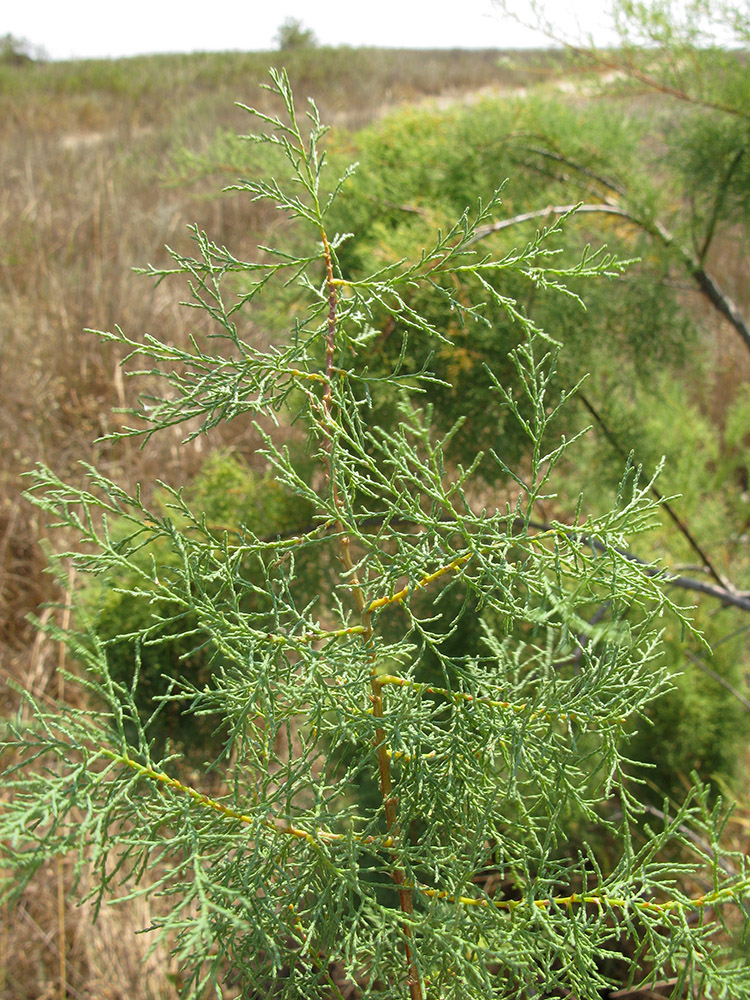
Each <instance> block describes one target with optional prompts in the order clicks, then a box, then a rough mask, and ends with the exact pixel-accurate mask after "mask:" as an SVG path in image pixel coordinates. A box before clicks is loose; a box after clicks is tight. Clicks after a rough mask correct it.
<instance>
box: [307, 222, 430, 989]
mask: <svg viewBox="0 0 750 1000" xmlns="http://www.w3.org/2000/svg"><path fill="white" fill-rule="evenodd" d="M321 239H322V241H323V253H324V256H325V266H326V284H327V287H328V329H327V334H326V370H325V388H324V391H323V412H324V416H325V418H326V419H327V418H329V417H330V416H331V412H332V410H333V395H332V384H333V358H334V349H335V337H336V306H337V294H336V287H337V284H336V280H335V279H334V276H333V255H332V253H331V247H330V245H329V243H328V238H327V236H326V234H325V232H324V231H323V230H322V229H321ZM326 451H327V458H328V478H329V482H330V484H331V492H332V495H333V502H334V504H335V506H336V509H337V511H339V512H340V511H341V510H342V503H341V499H340V497H339V492H338V484H337V482H336V474H335V472H334V469H333V462H332V455H331V452H332V441H331V438H330V435H329V436H328V437H327V441H326ZM336 528H337V531H338V532H339V533H340V535H341V561H342V563H343V565H344V569H345V570H346V574H347V578H348V580H349V586H350V589H351V592H352V596H353V598H354V601H355V603H356V605H357V610H358V611H359V614H360V616H361V620H362V626H363V631H362V640H363V642H364V644H365V646H366V647H369V646H371V640H372V625H371V622H370V616H371V612H372V608H371V606H370V605H369V603H368V602H367V600H366V599H365V594H364V590H363V589H362V585H361V583H360V581H359V578H358V576H357V572H356V569H355V566H354V560H353V558H352V552H351V542H350V539H349V536H348V534H347V533H346V532H345V531H344V526H343V523H342V521H341V520H340V521H339V522H338V523H337V525H336ZM371 661H372V670H371V672H370V690H371V696H370V697H371V701H372V710H373V716H374V717H375V718H376V719H382V718H383V698H382V685H381V684H380V681H379V680H378V676H377V673H376V671H375V658H374V655H372V654H371ZM373 742H374V745H375V748H376V752H377V756H378V769H379V772H380V794H381V797H382V800H383V809H384V811H385V822H386V827H387V830H388V835H389V837H390V838H391V840H392V841H393V842H395V840H396V837H397V836H398V822H397V817H396V799H395V797H394V795H393V781H392V778H391V761H390V757H389V756H388V748H387V746H386V736H385V731H384V730H383V729H382V728H381V727H379V726H378V727H377V728H376V730H375V737H374V741H373ZM392 858H393V862H394V863H393V869H392V871H391V878H392V879H393V881H394V883H395V884H396V887H397V890H398V896H399V903H400V906H401V912H402V913H404V914H405V915H406V916H409V915H411V913H412V912H413V910H414V906H413V889H412V887H411V886H410V885H409V884H408V883H407V881H406V873H405V872H404V870H403V869H402V868H401V867H400V866H399V865H398V862H397V860H396V856H395V854H394V855H392ZM402 931H403V935H404V951H405V954H406V963H407V967H408V970H409V972H408V976H407V985H408V987H409V996H410V1000H423V996H424V995H423V991H422V983H421V979H420V976H419V969H418V968H417V963H416V961H415V956H414V950H413V943H412V934H411V927H410V926H409V924H408V923H404V924H403V925H402Z"/></svg>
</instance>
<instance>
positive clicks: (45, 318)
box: [0, 48, 750, 1000]
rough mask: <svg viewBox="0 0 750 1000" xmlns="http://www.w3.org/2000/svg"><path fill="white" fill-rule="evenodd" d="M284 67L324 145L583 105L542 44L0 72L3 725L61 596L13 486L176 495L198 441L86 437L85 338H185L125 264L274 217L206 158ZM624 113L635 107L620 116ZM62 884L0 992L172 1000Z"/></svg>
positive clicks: (91, 416) (43, 903) (57, 660)
mask: <svg viewBox="0 0 750 1000" xmlns="http://www.w3.org/2000/svg"><path fill="white" fill-rule="evenodd" d="M282 61H283V62H284V63H285V64H286V67H287V69H288V71H289V75H290V78H291V81H292V84H293V86H294V89H295V92H296V94H297V95H298V96H303V95H308V94H310V95H312V96H314V98H315V100H316V103H317V104H318V106H319V108H320V111H321V114H322V117H323V119H324V120H325V121H329V122H331V123H332V124H333V126H334V130H335V133H336V139H337V143H338V145H339V146H345V144H346V136H347V134H348V133H349V132H352V131H354V130H357V129H359V128H361V127H363V126H365V125H366V124H368V123H370V122H372V121H374V120H375V119H378V118H380V117H382V116H384V115H386V114H387V113H388V112H389V111H390V110H393V109H394V108H397V107H399V106H401V105H404V104H412V105H415V104H420V103H423V102H434V106H435V107H442V106H445V105H446V104H449V103H451V102H461V101H467V102H468V101H470V100H475V99H476V98H477V97H478V96H480V95H483V96H484V97H487V98H490V99H492V98H496V99H498V100H506V99H508V98H509V96H510V95H512V94H518V93H525V92H528V91H534V90H536V89H537V88H550V87H554V86H555V84H556V83H557V82H559V81H560V80H565V81H566V83H568V84H570V86H568V87H567V91H566V99H568V100H570V101H572V102H574V101H581V100H583V98H582V97H581V92H580V89H579V87H578V79H577V69H576V67H575V66H574V65H573V64H572V63H571V62H569V61H568V59H567V58H566V57H565V56H563V55H561V54H559V53H549V52H524V53H501V52H498V51H494V50H487V51H481V52H461V51H453V52H445V51H439V52H438V51H435V52H431V51H422V52H413V51H398V50H375V49H361V50H356V49H325V48H323V49H310V50H301V51H297V52H293V53H288V54H285V55H284V57H283V60H282V57H281V56H280V54H279V53H228V54H227V53H222V54H219V53H212V54H194V55H189V56H180V55H175V56H158V57H143V58H140V57H139V58H134V59H128V60H116V61H85V62H70V63H50V64H42V63H40V64H34V63H32V64H29V65H22V66H17V67H14V66H0V176H2V178H3V183H2V186H0V232H2V239H1V240H0V330H2V338H1V339H0V399H1V400H2V403H1V404H0V440H2V441H3V443H4V448H3V462H2V464H1V465H0V706H1V710H0V714H1V715H3V716H7V715H9V714H10V713H12V712H14V711H15V710H16V709H17V707H18V697H17V694H16V690H15V689H14V688H13V687H12V686H9V685H7V684H5V683H4V681H5V680H8V679H9V680H11V681H16V682H18V683H19V684H21V685H22V686H25V687H28V688H30V689H31V690H33V692H34V693H35V695H37V696H38V697H41V698H46V697H49V698H57V697H58V696H59V695H60V686H61V684H62V681H61V675H60V672H59V668H60V666H61V665H63V664H62V661H61V654H60V653H59V651H58V650H57V649H56V648H55V647H54V646H53V644H52V643H51V642H50V641H49V640H48V639H47V638H45V637H43V636H42V635H41V634H38V633H37V632H36V631H35V629H34V627H33V626H32V625H31V624H30V623H29V622H28V620H27V615H28V614H29V613H32V612H37V613H39V610H38V609H39V608H40V607H41V606H42V605H43V604H44V602H45V601H50V600H54V599H58V598H59V596H60V593H59V590H56V588H55V585H54V583H53V581H52V580H51V578H50V577H49V576H47V575H45V574H44V572H43V571H44V567H45V557H44V552H43V548H42V547H41V546H40V539H41V540H43V539H44V538H45V535H46V529H45V526H44V525H43V524H41V523H39V520H38V517H37V514H36V513H35V511H34V510H33V509H32V508H31V507H30V506H29V505H28V504H27V503H26V502H25V501H24V500H23V499H22V498H21V491H22V489H23V480H22V475H23V473H24V472H26V471H28V470H29V468H31V467H32V466H33V465H34V463H36V462H44V463H47V464H49V465H50V466H52V467H53V468H54V469H55V471H56V472H57V473H59V474H60V475H61V476H62V477H63V478H65V477H72V478H75V477H76V476H77V475H78V463H79V462H80V461H81V460H84V461H88V462H96V463H97V464H98V466H99V467H100V468H101V469H102V470H103V471H105V472H106V473H107V474H108V475H110V476H112V477H113V478H116V479H118V481H119V482H121V483H122V484H123V486H124V487H125V488H130V487H132V486H134V484H135V483H136V482H141V483H144V484H148V483H153V482H154V480H155V479H156V478H157V477H161V478H164V479H167V480H169V481H170V482H171V483H173V484H175V485H178V484H180V483H181V482H185V483H186V482H189V481H190V480H191V479H192V478H193V477H194V476H195V474H196V473H197V472H198V470H199V469H200V468H201V466H202V464H203V462H204V460H205V451H204V447H205V446H204V444H203V442H202V439H200V438H198V439H196V441H194V442H193V443H191V444H190V445H188V446H184V447H183V446H180V440H181V433H180V432H179V431H177V432H176V433H175V434H174V435H173V436H172V437H171V438H170V437H169V436H168V435H161V437H158V438H156V439H154V441H153V442H152V443H150V444H149V445H148V447H147V448H144V449H143V450H138V448H137V446H133V445H132V444H128V443H122V442H121V443H119V444H117V445H115V446H109V445H103V444H93V443H92V442H94V440H95V439H96V438H98V437H100V436H101V435H103V434H106V433H107V432H108V431H110V430H112V429H113V428H115V427H117V426H118V420H119V418H118V415H117V413H116V412H113V411H115V410H117V408H123V407H127V406H128V405H129V404H132V402H133V396H132V390H131V388H130V385H129V383H128V381H127V380H124V379H123V376H122V373H121V371H120V368H119V366H118V362H119V360H120V359H119V355H118V354H116V353H115V352H113V351H112V350H111V349H110V348H109V347H108V346H107V345H106V344H103V343H101V342H100V341H99V340H98V339H97V338H96V337H94V336H92V335H91V334H88V333H86V332H84V331H85V329H86V328H95V329H102V330H107V329H111V328H112V327H113V326H114V325H115V324H117V325H119V326H121V327H122V328H123V329H124V330H125V331H127V332H128V333H130V334H132V335H134V336H135V335H138V334H140V333H143V332H148V331H149V329H154V328H157V327H158V330H159V333H160V336H162V337H166V338H168V339H170V340H172V341H173V342H175V343H182V342H185V341H186V339H187V338H188V337H189V335H190V334H191V332H192V331H193V330H194V329H195V326H194V324H195V321H196V317H195V314H193V313H191V312H190V311H187V310H184V309H181V308H180V305H179V298H180V294H181V293H180V290H179V289H178V288H173V287H169V286H168V285H167V284H166V283H165V284H163V285H160V286H158V287H154V286H153V285H152V284H151V283H150V282H149V281H148V280H147V279H145V278H143V277H141V276H138V275H136V274H134V273H133V270H132V269H133V268H135V267H138V266H143V265H145V264H147V263H153V264H155V265H159V264H163V263H164V262H165V261H166V259H167V258H166V255H165V251H164V244H165V243H169V244H170V245H172V246H174V247H176V248H178V249H179V248H183V249H187V247H188V234H187V231H186V227H187V225H188V224H190V223H196V224H197V225H198V226H199V227H200V228H202V229H205V230H207V231H208V232H210V234H211V236H212V238H213V239H214V240H216V242H217V243H219V244H226V245H227V246H229V247H231V248H232V249H233V251H234V252H236V253H242V252H243V251H246V252H247V253H248V254H251V253H252V251H253V249H254V247H255V245H256V244H257V243H258V242H263V241H264V234H266V233H267V231H268V228H269V226H271V225H278V223H277V221H276V220H275V219H274V217H273V216H272V215H271V214H270V213H269V210H268V209H267V208H259V207H257V206H256V205H255V204H254V203H252V202H250V201H248V200H246V199H243V198H242V197H241V196H238V195H236V194H227V195H224V196H217V195H216V192H217V191H218V189H219V188H220V187H221V185H222V184H223V183H230V182H231V181H232V180H233V178H234V176H235V174H236V171H237V167H238V164H237V162H236V160H235V159H233V158H232V157H233V156H234V150H233V148H232V149H229V152H230V153H231V154H232V155H231V156H228V161H227V163H226V164H222V163H221V162H219V161H217V157H216V150H217V149H220V148H221V141H222V139H221V137H222V136H223V135H224V134H226V133H233V132H236V131H239V132H243V131H246V130H248V128H249V127H250V125H249V122H248V117H247V115H246V113H245V112H244V111H242V110H241V109H239V108H237V107H236V106H235V102H237V101H240V102H243V103H246V104H249V105H254V106H259V107H261V108H262V107H264V101H265V93H264V91H263V90H262V89H261V88H260V82H261V81H262V80H263V79H264V77H265V76H266V74H267V69H268V67H269V66H271V65H278V64H279V63H281V62H282ZM644 100H648V98H646V99H644ZM633 108H634V112H637V111H638V106H637V104H636V103H634V105H633ZM208 150H211V157H210V158H207V156H206V153H207V151H208ZM724 252H725V254H726V261H727V264H726V267H725V269H724V276H725V278H726V280H727V281H728V283H729V286H730V290H732V291H733V292H734V293H735V297H736V298H737V299H738V300H739V301H740V303H741V305H744V307H748V305H750V300H748V294H747V289H746V287H744V285H743V276H744V256H743V254H742V253H740V254H737V253H736V252H734V250H733V248H732V246H731V245H730V244H725V247H724ZM199 322H202V321H200V320H199ZM711 322H712V321H710V322H707V323H706V330H707V331H708V332H707V334H706V340H705V341H704V345H705V349H706V350H707V351H708V352H715V353H716V355H717V356H719V355H720V354H721V353H722V352H724V353H726V352H735V347H734V340H732V339H731V338H728V337H727V335H726V331H722V330H721V329H720V328H719V327H718V325H716V324H714V326H713V327H712V326H711ZM712 331H713V333H712ZM732 356H733V357H734V359H735V360H734V362H733V363H732V364H731V365H724V366H723V369H724V375H723V376H722V377H723V378H724V379H725V380H726V382H725V384H724V388H725V389H726V391H727V392H730V393H731V394H736V392H737V391H738V386H739V387H740V388H741V387H742V386H744V385H745V384H746V379H747V377H748V369H747V361H746V355H745V354H744V353H742V352H735V353H733V354H732ZM716 368H717V369H718V370H721V369H722V366H721V365H719V366H716ZM712 377H713V376H712ZM721 386H722V383H721V382H719V383H717V390H718V391H720V392H721V391H724V389H722V387H721ZM719 411H720V412H717V414H716V416H717V419H719V420H720V419H721V418H722V412H723V411H721V408H719ZM221 444H227V445H231V447H232V449H233V450H234V451H235V453H236V454H238V455H240V456H242V457H243V458H244V459H246V461H247V462H248V463H249V464H250V465H251V466H252V464H253V463H254V462H257V459H256V457H255V451H256V446H257V438H256V436H255V433H254V432H253V430H252V427H251V426H250V425H249V423H248V424H245V425H242V424H239V425H233V429H232V436H231V439H230V438H224V439H221V438H219V439H215V440H214V446H216V445H221ZM41 613H42V614H43V615H49V614H53V613H57V612H52V611H42V612H41ZM73 878H74V873H73V861H70V862H67V861H66V862H65V863H64V864H60V865H59V866H57V867H55V868H51V869H50V870H49V871H48V872H47V873H46V878H44V879H38V880H36V881H35V882H34V884H33V885H32V886H31V887H30V889H29V891H28V892H27V894H26V896H25V897H24V901H23V903H22V906H21V907H20V909H19V911H18V913H17V914H15V915H13V916H12V917H11V915H10V914H7V913H6V914H4V915H3V917H2V926H1V927H0V1000H27V998H28V1000H31V998H39V997H49V998H52V997H58V996H59V997H63V996H68V997H74V998H78V997H87V998H92V1000H95V998H96V1000H104V998H107V1000H125V998H128V1000H156V998H171V997H176V996H177V994H178V988H179V977H178V974H177V970H176V969H170V968H169V962H168V958H167V957H166V956H165V954H163V953H160V952H158V951H157V952H155V953H154V954H153V955H151V956H150V957H147V951H148V941H147V939H146V937H145V936H143V937H139V936H137V935H136V934H135V929H136V928H138V927H142V926H144V925H146V924H148V922H149V921H150V920H151V919H153V918H154V917H155V916H156V914H155V913H153V912H148V911H147V909H146V904H144V903H143V902H137V903H126V904H123V905H122V906H120V907H117V908H104V909H103V911H102V916H101V918H100V920H99V922H98V923H97V924H96V925H95V926H94V927H92V926H91V924H90V922H89V919H88V914H87V912H86V911H85V909H78V908H76V907H75V906H73V905H72V904H69V903H68V902H66V892H67V890H68V889H69V888H70V886H71V885H72V882H73ZM61 958H62V959H63V961H64V965H63V966H61ZM61 977H62V978H64V980H65V982H66V983H67V986H66V990H65V991H64V992H60V990H59V987H58V985H57V984H58V983H59V981H60V978H61Z"/></svg>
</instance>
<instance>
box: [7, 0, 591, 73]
mask: <svg viewBox="0 0 750 1000" xmlns="http://www.w3.org/2000/svg"><path fill="white" fill-rule="evenodd" d="M547 6H548V8H549V9H550V10H551V11H553V12H554V15H555V20H556V21H558V23H560V24H564V25H566V26H567V27H568V28H569V29H570V31H571V32H572V33H574V34H578V33H579V32H578V31H577V30H576V21H578V22H579V23H580V24H581V26H582V28H583V30H584V33H589V32H590V31H592V30H594V31H595V29H596V22H597V17H598V14H597V12H598V11H599V9H600V8H601V6H602V4H601V0H599V2H597V0H550V2H548V4H547ZM288 17H294V18H297V19H298V20H300V21H301V22H302V23H303V25H304V26H305V27H308V28H312V30H313V31H314V32H315V35H316V37H317V39H318V41H319V43H320V44H321V45H341V44H347V45H354V46H356V45H376V46H386V47H404V48H453V47H456V48H523V47H528V46H534V45H540V44H545V42H544V40H543V39H542V38H541V36H539V35H535V34H532V33H530V32H529V31H526V30H524V29H523V28H521V27H520V26H519V25H517V24H515V23H514V22H512V21H509V20H508V19H507V18H504V17H503V16H502V14H501V12H500V10H499V8H498V7H497V6H496V4H494V3H493V2H492V0H367V2H363V0H275V2H273V0H270V2H269V0H150V2H149V0H119V2H118V0H115V2H106V0H0V36H1V35H4V34H6V33H10V34H12V35H14V36H16V37H18V38H24V39H26V40H27V41H29V42H31V43H32V44H34V45H39V46H42V47H43V48H44V49H45V51H46V52H47V54H48V55H49V56H50V57H51V58H53V59H71V58H90V57H108V56H128V55H136V54H138V53H151V52H193V51H222V50H223V51H227V50H233V49H240V50H246V51H247V50H262V49H271V48H274V47H275V45H274V36H275V34H276V31H277V29H278V27H279V25H280V24H281V23H282V22H283V21H284V20H285V19H286V18H288Z"/></svg>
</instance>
